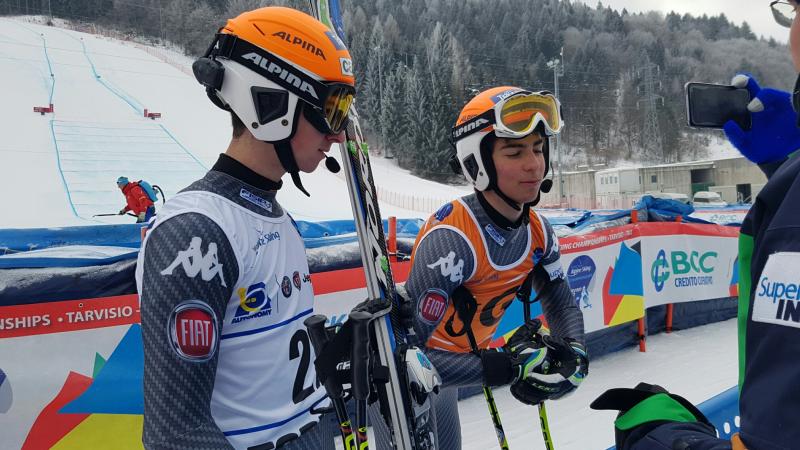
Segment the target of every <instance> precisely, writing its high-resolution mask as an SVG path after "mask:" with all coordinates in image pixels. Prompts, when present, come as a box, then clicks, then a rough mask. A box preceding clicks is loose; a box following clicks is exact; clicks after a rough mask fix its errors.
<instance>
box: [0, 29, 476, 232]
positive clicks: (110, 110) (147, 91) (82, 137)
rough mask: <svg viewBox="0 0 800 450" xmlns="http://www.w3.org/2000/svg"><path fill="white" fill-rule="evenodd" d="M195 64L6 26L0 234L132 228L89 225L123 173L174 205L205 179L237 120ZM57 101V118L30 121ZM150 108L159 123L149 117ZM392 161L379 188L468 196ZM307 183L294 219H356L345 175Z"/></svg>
mask: <svg viewBox="0 0 800 450" xmlns="http://www.w3.org/2000/svg"><path fill="white" fill-rule="evenodd" d="M157 55H160V56H162V57H161V58H158V57H157ZM164 59H168V60H169V61H170V62H171V64H168V63H166V62H165V61H164ZM190 64H191V59H189V58H186V57H184V56H182V55H179V54H176V53H174V52H169V51H167V50H164V49H154V48H146V47H143V46H141V45H139V44H134V43H132V42H126V41H118V40H114V39H110V38H106V37H103V36H96V35H91V34H86V33H81V32H77V31H71V30H67V29H64V28H57V27H49V26H43V25H38V24H35V23H31V22H30V21H26V20H22V19H19V20H15V19H8V18H3V19H0V81H2V83H3V86H5V88H4V95H3V100H4V105H3V108H0V123H2V124H4V126H3V140H2V141H1V142H0V167H2V168H3V176H2V177H0V189H2V192H5V193H6V195H5V199H4V208H3V209H4V214H2V215H1V216H0V228H14V227H44V226H48V227H52V226H65V225H80V224H87V223H98V222H101V223H120V222H130V221H131V220H132V219H131V218H129V217H110V218H109V217H101V218H94V219H93V218H92V216H93V215H95V214H100V213H113V212H116V211H118V210H119V209H120V208H121V207H122V206H123V197H122V195H121V194H120V192H119V191H118V190H117V188H116V185H115V183H114V182H115V180H116V179H117V177H118V176H120V175H125V176H127V177H128V178H130V179H131V180H138V179H146V180H148V181H149V182H151V183H155V184H158V185H159V186H161V187H162V188H163V189H164V191H165V192H166V193H167V197H169V196H170V195H171V194H174V193H175V192H177V191H178V190H180V189H181V188H183V187H185V186H186V185H188V184H189V183H190V182H191V181H192V180H195V179H197V178H199V177H201V176H202V175H203V173H204V172H205V171H206V170H207V169H208V167H210V166H211V165H213V163H214V161H215V160H216V157H217V155H218V154H219V153H221V152H223V151H224V150H225V148H226V146H227V143H228V141H229V138H230V125H229V123H230V120H229V117H228V114H227V113H226V112H224V111H222V110H220V109H218V108H216V107H215V106H213V105H212V104H211V103H210V102H209V101H208V99H207V98H206V97H205V94H204V92H203V89H202V88H201V86H200V85H199V84H198V83H197V82H196V81H195V80H194V78H193V77H191V75H190V73H191V70H190V68H189V67H190V66H189V65H190ZM51 74H52V76H51ZM51 97H52V101H51ZM49 103H53V104H54V108H55V112H54V113H53V114H45V115H39V114H34V113H33V112H32V108H33V107H34V106H47V105H48V104H49ZM145 108H147V109H148V110H149V111H151V112H158V113H161V114H162V116H161V118H159V119H156V120H150V119H147V118H145V117H144V115H143V110H144V109H145ZM332 153H338V152H335V151H334V152H332ZM334 156H337V157H338V155H334ZM376 159H377V158H376ZM387 163H388V165H389V166H387V165H386V164H380V162H378V161H376V166H378V165H380V167H381V169H382V170H381V171H380V177H381V179H380V180H378V185H382V184H386V185H388V186H392V187H393V188H395V187H397V188H399V189H402V188H403V187H405V189H407V191H408V192H416V193H417V195H425V194H424V192H427V191H433V194H430V195H429V196H430V197H433V198H434V199H436V201H438V200H439V199H448V198H452V197H455V196H456V195H460V194H463V193H465V192H468V191H469V189H467V188H465V187H461V188H458V187H450V186H445V185H439V184H436V183H431V182H428V181H425V180H421V179H419V178H416V177H413V176H411V175H410V174H408V173H406V172H404V171H400V170H395V171H393V170H390V169H389V170H387V169H388V168H390V167H392V164H391V163H389V162H387ZM376 176H378V175H377V174H376ZM303 179H304V183H305V185H306V187H307V188H308V190H309V192H311V194H312V198H311V199H310V200H308V199H307V198H306V197H305V196H304V195H303V194H302V193H300V192H299V191H297V190H296V189H295V188H294V187H293V186H292V185H291V182H288V183H287V186H286V188H285V189H283V190H282V191H281V192H280V194H279V199H280V200H281V202H282V203H283V204H284V205H285V206H286V208H287V209H288V210H289V211H290V212H291V213H292V214H293V216H294V217H295V218H296V219H301V220H311V221H315V220H327V219H343V218H351V217H352V212H351V210H350V205H349V202H348V199H347V191H346V185H345V183H344V181H343V179H342V178H340V176H336V175H333V174H331V173H329V172H327V171H325V170H324V169H323V170H318V171H317V172H315V173H313V174H308V175H304V177H303ZM287 180H288V178H287ZM421 192H423V193H421ZM393 203H395V204H397V203H398V202H393ZM381 212H382V214H383V216H384V217H387V216H389V215H395V216H398V217H401V218H405V217H426V216H427V215H428V214H429V213H430V208H426V209H425V210H416V211H415V210H412V209H403V208H398V207H395V206H391V205H389V204H382V205H381Z"/></svg>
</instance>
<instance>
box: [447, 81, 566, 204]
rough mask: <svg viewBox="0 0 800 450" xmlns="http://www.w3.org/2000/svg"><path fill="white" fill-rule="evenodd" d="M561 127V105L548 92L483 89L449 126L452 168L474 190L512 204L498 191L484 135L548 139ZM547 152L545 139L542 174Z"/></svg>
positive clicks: (545, 187)
mask: <svg viewBox="0 0 800 450" xmlns="http://www.w3.org/2000/svg"><path fill="white" fill-rule="evenodd" d="M563 126H564V123H563V120H562V117H561V105H560V103H559V101H558V99H556V98H555V96H554V95H553V94H551V93H550V92H547V91H539V92H533V91H528V90H526V89H522V88H518V87H513V86H500V87H496V88H491V89H487V90H485V91H483V92H481V93H479V94H478V95H476V96H475V97H474V98H473V99H472V100H470V101H469V102H467V104H466V105H464V108H462V109H461V113H460V114H459V116H458V119H457V120H456V123H455V125H454V126H453V130H452V133H451V142H452V143H453V146H454V147H455V150H456V154H455V160H456V161H457V163H458V164H457V166H454V169H455V170H457V171H458V169H460V171H461V173H463V174H464V176H465V177H466V178H467V180H468V181H469V182H470V183H472V185H473V187H474V188H475V189H476V190H478V191H485V190H494V191H495V192H497V193H498V194H499V195H500V196H501V197H502V198H503V199H504V200H506V202H509V204H511V205H512V206H514V207H516V206H515V205H513V204H512V203H513V202H511V200H510V199H507V198H506V196H505V195H504V194H503V193H502V192H499V189H498V187H497V173H496V170H495V168H494V164H493V163H492V148H491V145H488V144H489V142H488V141H485V138H486V137H487V136H489V135H492V136H495V137H501V138H511V139H515V138H522V137H525V136H527V135H529V134H531V133H533V132H540V133H541V134H542V136H544V137H545V138H549V137H550V136H553V135H555V134H557V133H559V132H560V131H561V129H562V128H563ZM549 153H550V145H549V139H545V146H544V157H545V176H546V175H547V173H548V172H549V170H550V154H549ZM454 162H455V161H454ZM551 186H552V182H551V181H549V180H545V182H543V183H542V187H541V190H542V191H544V192H548V191H549V190H550V187H551ZM536 202H538V199H537V200H536ZM536 202H534V203H536Z"/></svg>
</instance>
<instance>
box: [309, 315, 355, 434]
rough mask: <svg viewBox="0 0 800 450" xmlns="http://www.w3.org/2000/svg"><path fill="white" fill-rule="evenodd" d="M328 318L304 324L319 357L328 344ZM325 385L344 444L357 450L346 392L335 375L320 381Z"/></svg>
mask: <svg viewBox="0 0 800 450" xmlns="http://www.w3.org/2000/svg"><path fill="white" fill-rule="evenodd" d="M326 320H327V318H326V317H325V316H323V315H321V314H315V315H313V316H311V317H309V318H308V319H306V320H305V321H303V324H304V325H305V326H306V328H307V329H308V337H309V338H310V339H311V345H312V346H313V347H314V353H315V354H316V355H317V356H319V355H320V354H321V353H322V351H323V349H324V348H325V344H327V343H328V341H329V339H328V332H327V331H326V330H325V321H326ZM317 378H320V373H319V371H317ZM320 381H322V382H323V384H324V385H325V391H327V392H328V396H329V397H330V398H331V402H332V403H333V408H334V410H335V411H336V418H337V419H338V420H339V431H340V432H341V433H342V443H343V444H344V448H345V450H356V447H355V441H354V438H353V428H352V427H351V425H350V417H349V416H348V415H347V407H346V406H345V403H344V390H343V389H342V385H341V384H340V383H339V382H338V381H337V380H336V378H335V377H334V376H333V375H330V374H329V375H328V376H327V377H326V378H325V380H320Z"/></svg>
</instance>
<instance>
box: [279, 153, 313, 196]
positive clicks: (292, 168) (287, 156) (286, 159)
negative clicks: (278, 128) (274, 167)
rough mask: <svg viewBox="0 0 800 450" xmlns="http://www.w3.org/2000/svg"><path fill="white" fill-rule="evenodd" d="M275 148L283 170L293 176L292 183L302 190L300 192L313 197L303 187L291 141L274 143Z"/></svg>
mask: <svg viewBox="0 0 800 450" xmlns="http://www.w3.org/2000/svg"><path fill="white" fill-rule="evenodd" d="M273 145H274V146H275V153H277V154H278V160H280V162H281V165H282V166H283V168H284V169H285V170H286V171H287V172H289V175H291V176H292V182H293V183H294V185H295V186H296V187H297V189H300V192H302V193H303V194H306V196H308V197H311V194H309V193H308V191H306V188H304V187H303V182H302V181H300V167H298V166H297V160H295V158H294V152H292V144H291V142H290V139H284V140H282V141H278V142H275V143H273Z"/></svg>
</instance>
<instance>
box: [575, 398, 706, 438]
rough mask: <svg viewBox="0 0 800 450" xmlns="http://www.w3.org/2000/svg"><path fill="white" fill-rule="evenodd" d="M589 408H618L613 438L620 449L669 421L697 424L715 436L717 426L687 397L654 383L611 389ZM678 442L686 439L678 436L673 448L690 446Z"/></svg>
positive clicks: (701, 433)
mask: <svg viewBox="0 0 800 450" xmlns="http://www.w3.org/2000/svg"><path fill="white" fill-rule="evenodd" d="M589 407H590V408H592V409H597V410H618V411H619V414H618V415H617V420H615V421H614V440H615V441H616V446H617V449H618V450H629V449H631V448H634V446H635V445H636V444H637V443H638V442H639V441H640V440H641V439H642V438H644V437H645V436H646V435H647V434H648V433H650V432H652V431H653V430H655V429H656V428H658V427H659V426H661V425H664V424H667V423H670V422H685V423H688V424H692V425H695V426H696V427H697V429H698V430H699V431H700V433H699V434H700V435H701V436H702V435H705V434H706V432H707V434H708V435H710V436H716V431H715V429H714V426H713V425H711V422H709V421H708V419H707V418H706V416H705V415H703V413H702V412H700V410H699V409H697V407H695V406H694V405H693V404H692V403H691V402H689V401H688V400H686V399H685V398H683V397H681V396H679V395H675V394H670V393H669V392H668V391H667V390H666V389H664V388H662V387H661V386H657V385H655V384H647V383H639V384H638V385H637V386H636V387H635V388H633V389H626V388H616V389H609V390H607V391H606V392H604V393H603V394H602V395H600V397H597V398H596V399H595V400H594V401H593V402H592V403H591V404H590V405H589ZM670 440H672V439H670ZM679 441H683V440H682V439H676V440H675V441H674V442H673V444H672V447H673V448H690V447H686V446H683V447H676V446H675V444H678V443H679ZM643 442H645V441H643ZM648 442H649V441H648ZM648 448H650V447H648ZM653 448H656V447H653ZM658 448H661V447H658ZM691 448H694V447H691ZM703 448H705V447H703Z"/></svg>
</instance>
